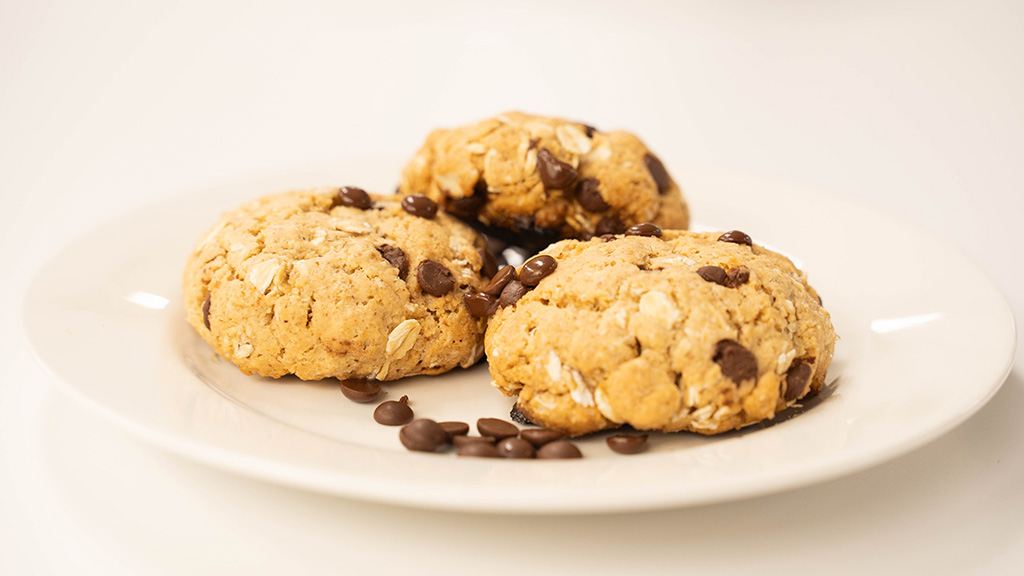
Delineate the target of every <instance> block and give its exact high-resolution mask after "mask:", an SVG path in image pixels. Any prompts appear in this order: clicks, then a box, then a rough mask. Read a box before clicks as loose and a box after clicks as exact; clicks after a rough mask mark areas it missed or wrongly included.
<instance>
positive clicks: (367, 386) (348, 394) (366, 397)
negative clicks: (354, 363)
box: [341, 378, 380, 402]
mask: <svg viewBox="0 0 1024 576" xmlns="http://www.w3.org/2000/svg"><path fill="white" fill-rule="evenodd" d="M341 393H342V394H344V395H345V398H348V399H349V400H351V401H353V402H370V401H372V400H373V399H374V398H376V397H377V395H378V394H380V384H378V383H377V382H375V381H373V380H361V379H356V378H350V379H347V380H341Z"/></svg>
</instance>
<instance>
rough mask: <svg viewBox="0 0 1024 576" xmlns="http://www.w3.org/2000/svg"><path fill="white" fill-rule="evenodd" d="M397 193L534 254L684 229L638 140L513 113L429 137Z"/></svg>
mask: <svg viewBox="0 0 1024 576" xmlns="http://www.w3.org/2000/svg"><path fill="white" fill-rule="evenodd" d="M399 192H400V193H401V194H422V195H425V196H428V197H430V198H431V199H433V200H434V201H435V202H437V203H438V204H439V205H440V206H441V208H442V209H443V210H444V211H446V212H448V213H450V214H453V215H456V216H458V217H459V218H461V219H463V220H466V221H467V222H470V223H472V224H474V225H475V226H477V227H478V228H480V229H482V230H484V231H485V232H487V233H488V234H490V235H493V236H496V237H498V238H501V239H503V240H506V241H509V242H512V243H513V244H518V245H521V246H530V247H535V248H537V249H539V248H542V247H544V246H546V245H547V244H549V243H551V242H553V241H556V240H558V239H560V238H578V239H587V238H590V237H592V236H600V235H601V234H617V233H622V232H623V231H624V230H625V229H626V228H628V227H629V226H631V225H634V224H638V223H640V222H648V221H649V222H654V223H655V224H658V225H660V226H661V227H663V228H686V227H687V226H688V225H689V220H690V218H689V210H688V208H687V205H686V202H685V201H684V200H683V196H682V194H681V192H680V191H679V187H678V186H676V184H675V182H674V181H673V180H672V178H671V177H670V176H669V173H668V171H667V170H666V169H665V166H664V164H662V162H661V161H660V160H659V159H658V158H657V157H656V156H655V155H654V154H653V153H651V151H650V150H648V149H647V147H646V146H644V144H643V142H641V141H640V139H639V138H637V137H636V136H634V135H632V134H630V133H628V132H601V131H598V130H596V129H594V128H592V127H590V126H587V125H585V124H580V123H578V122H570V121H567V120H560V119H556V118H543V117H540V116H531V115H527V114H522V113H518V112H510V113H507V114H503V115H501V116H497V117H495V118H491V119H489V120H484V121H483V122H479V123H476V124H472V125H469V126H463V127H461V128H456V129H454V130H437V131H435V132H433V133H432V134H430V136H429V137H428V138H427V141H426V143H425V144H424V145H423V147H422V148H421V149H420V150H419V152H417V153H416V155H415V156H414V157H413V158H412V160H411V161H410V162H409V163H408V165H406V167H405V169H404V171H403V173H402V180H401V185H400V186H399Z"/></svg>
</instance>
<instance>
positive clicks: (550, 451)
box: [537, 440, 583, 460]
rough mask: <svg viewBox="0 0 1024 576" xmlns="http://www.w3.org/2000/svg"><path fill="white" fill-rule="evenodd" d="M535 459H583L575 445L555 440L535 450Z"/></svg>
mask: <svg viewBox="0 0 1024 576" xmlns="http://www.w3.org/2000/svg"><path fill="white" fill-rule="evenodd" d="M537 458H540V459H543V460H548V459H554V458H559V459H560V458H583V453H582V452H580V449H579V448H577V447H576V445H575V444H573V443H572V442H569V441H568V440H555V441H554V442H549V443H547V444H545V445H543V446H541V448H540V450H537Z"/></svg>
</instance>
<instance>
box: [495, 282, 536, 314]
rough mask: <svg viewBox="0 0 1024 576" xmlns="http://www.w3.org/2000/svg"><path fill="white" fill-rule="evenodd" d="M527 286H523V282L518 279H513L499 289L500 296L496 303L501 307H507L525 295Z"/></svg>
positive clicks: (527, 289)
mask: <svg viewBox="0 0 1024 576" xmlns="http://www.w3.org/2000/svg"><path fill="white" fill-rule="evenodd" d="M528 291H529V288H527V287H526V286H523V283H522V282H520V281H519V280H513V281H511V282H509V283H508V284H506V285H505V288H504V289H503V290H502V291H501V297H499V298H498V305H499V306H501V307H502V308H507V307H508V306H511V305H513V304H515V303H516V302H519V299H520V298H522V297H523V296H525V295H526V293H527V292H528Z"/></svg>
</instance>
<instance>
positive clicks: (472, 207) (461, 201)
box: [444, 180, 487, 218]
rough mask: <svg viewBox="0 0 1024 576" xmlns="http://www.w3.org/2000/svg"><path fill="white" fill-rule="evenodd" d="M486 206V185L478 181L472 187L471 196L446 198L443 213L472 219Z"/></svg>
mask: <svg viewBox="0 0 1024 576" xmlns="http://www.w3.org/2000/svg"><path fill="white" fill-rule="evenodd" d="M484 204H487V183H486V182H484V181H483V180H480V181H478V182H477V183H476V186H474V187H473V195H472V196H466V197H463V198H448V199H447V200H445V203H444V211H445V212H448V213H449V214H454V215H456V216H459V217H462V218H474V217H476V215H477V213H479V212H480V209H481V208H483V207H484Z"/></svg>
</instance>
